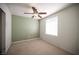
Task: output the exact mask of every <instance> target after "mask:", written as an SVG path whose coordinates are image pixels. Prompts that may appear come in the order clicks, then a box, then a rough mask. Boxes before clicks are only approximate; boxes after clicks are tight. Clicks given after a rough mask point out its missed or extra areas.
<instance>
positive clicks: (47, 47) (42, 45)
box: [8, 39, 69, 55]
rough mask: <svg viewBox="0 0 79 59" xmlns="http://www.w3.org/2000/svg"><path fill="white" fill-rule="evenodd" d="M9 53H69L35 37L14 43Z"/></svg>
mask: <svg viewBox="0 0 79 59" xmlns="http://www.w3.org/2000/svg"><path fill="white" fill-rule="evenodd" d="M8 54H9V55H67V54H69V53H67V52H65V51H63V50H61V49H59V48H57V47H55V46H53V45H51V44H48V43H47V42H45V41H43V40H40V39H35V40H29V41H22V42H18V43H14V44H13V45H12V46H11V48H10V49H9V51H8Z"/></svg>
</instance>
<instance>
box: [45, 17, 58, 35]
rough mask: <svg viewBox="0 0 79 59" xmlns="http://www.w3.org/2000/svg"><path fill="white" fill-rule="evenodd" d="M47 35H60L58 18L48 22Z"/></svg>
mask: <svg viewBox="0 0 79 59" xmlns="http://www.w3.org/2000/svg"><path fill="white" fill-rule="evenodd" d="M46 34H49V35H54V36H57V35H58V17H57V16H56V17H53V18H51V19H49V20H46Z"/></svg>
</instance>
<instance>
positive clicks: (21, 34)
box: [12, 15, 39, 42]
mask: <svg viewBox="0 0 79 59" xmlns="http://www.w3.org/2000/svg"><path fill="white" fill-rule="evenodd" d="M37 37H39V21H37V20H33V19H32V18H28V17H22V16H15V15H12V41H13V42H14V41H19V40H24V39H30V38H37Z"/></svg>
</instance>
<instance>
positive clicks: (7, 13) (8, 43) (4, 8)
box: [0, 4, 11, 52]
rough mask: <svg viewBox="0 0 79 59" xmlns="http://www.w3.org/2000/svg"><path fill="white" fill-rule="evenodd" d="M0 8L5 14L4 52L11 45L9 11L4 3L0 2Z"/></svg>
mask: <svg viewBox="0 0 79 59" xmlns="http://www.w3.org/2000/svg"><path fill="white" fill-rule="evenodd" d="M0 8H1V9H2V10H3V11H4V12H5V14H6V26H5V28H6V29H5V33H6V34H5V48H6V52H7V50H8V48H9V47H10V45H11V13H10V11H9V9H8V7H7V5H6V4H0Z"/></svg>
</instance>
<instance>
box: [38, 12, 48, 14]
mask: <svg viewBox="0 0 79 59" xmlns="http://www.w3.org/2000/svg"><path fill="white" fill-rule="evenodd" d="M38 14H47V13H46V12H39V13H38Z"/></svg>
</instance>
